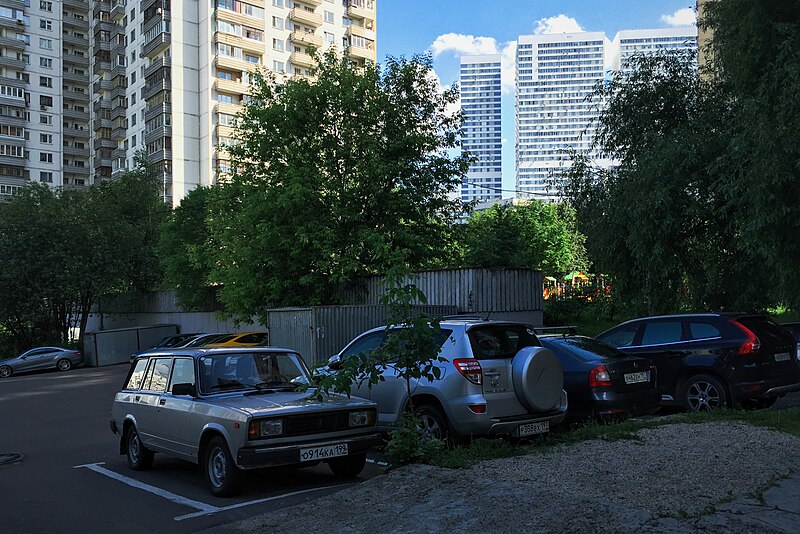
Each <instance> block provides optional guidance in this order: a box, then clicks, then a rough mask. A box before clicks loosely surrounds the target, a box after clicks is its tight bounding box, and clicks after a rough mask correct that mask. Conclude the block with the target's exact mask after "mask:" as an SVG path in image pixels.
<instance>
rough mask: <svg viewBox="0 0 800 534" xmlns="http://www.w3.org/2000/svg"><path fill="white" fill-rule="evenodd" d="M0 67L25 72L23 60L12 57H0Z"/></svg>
mask: <svg viewBox="0 0 800 534" xmlns="http://www.w3.org/2000/svg"><path fill="white" fill-rule="evenodd" d="M0 66H3V67H8V68H11V69H15V70H25V63H24V62H23V61H22V60H20V59H17V58H16V57H11V56H0Z"/></svg>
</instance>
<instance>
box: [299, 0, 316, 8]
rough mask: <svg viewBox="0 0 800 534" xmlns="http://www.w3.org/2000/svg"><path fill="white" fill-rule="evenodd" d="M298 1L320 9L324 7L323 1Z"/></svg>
mask: <svg viewBox="0 0 800 534" xmlns="http://www.w3.org/2000/svg"><path fill="white" fill-rule="evenodd" d="M297 1H298V2H301V3H303V4H308V5H309V6H312V7H319V6H321V5H322V0H297Z"/></svg>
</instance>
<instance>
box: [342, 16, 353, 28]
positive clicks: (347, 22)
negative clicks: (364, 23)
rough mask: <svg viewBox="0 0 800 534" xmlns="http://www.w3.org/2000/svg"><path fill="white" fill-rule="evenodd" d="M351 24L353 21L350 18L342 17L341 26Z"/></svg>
mask: <svg viewBox="0 0 800 534" xmlns="http://www.w3.org/2000/svg"><path fill="white" fill-rule="evenodd" d="M352 25H353V21H352V20H350V19H349V18H347V17H342V26H344V27H345V28H346V27H348V26H352Z"/></svg>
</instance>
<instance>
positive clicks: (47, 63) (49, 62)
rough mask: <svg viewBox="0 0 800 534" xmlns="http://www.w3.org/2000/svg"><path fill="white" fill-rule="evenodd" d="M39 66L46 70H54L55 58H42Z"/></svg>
mask: <svg viewBox="0 0 800 534" xmlns="http://www.w3.org/2000/svg"><path fill="white" fill-rule="evenodd" d="M39 66H40V67H42V68H44V69H52V68H53V58H49V57H40V58H39Z"/></svg>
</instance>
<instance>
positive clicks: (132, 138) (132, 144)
mask: <svg viewBox="0 0 800 534" xmlns="http://www.w3.org/2000/svg"><path fill="white" fill-rule="evenodd" d="M131 146H133V147H135V146H136V136H135V135H132V136H131Z"/></svg>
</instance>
